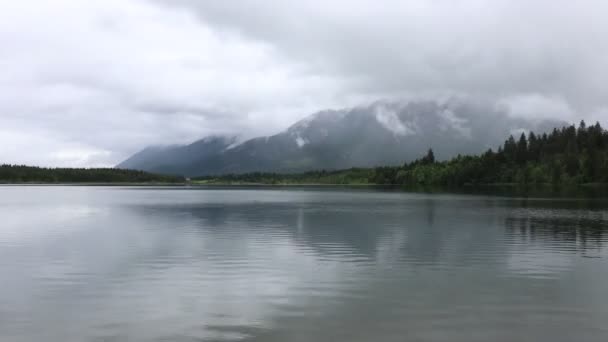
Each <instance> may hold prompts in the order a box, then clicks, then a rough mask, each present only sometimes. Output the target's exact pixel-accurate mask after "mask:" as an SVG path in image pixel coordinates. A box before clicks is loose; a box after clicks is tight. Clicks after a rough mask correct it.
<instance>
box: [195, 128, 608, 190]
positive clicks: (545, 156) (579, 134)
mask: <svg viewBox="0 0 608 342" xmlns="http://www.w3.org/2000/svg"><path fill="white" fill-rule="evenodd" d="M194 181H195V182H197V183H203V184H214V183H215V184H219V183H221V184H235V183H236V184H252V183H259V184H394V185H433V186H463V185H476V184H479V185H481V184H554V185H575V184H589V183H608V132H607V131H606V130H605V129H604V128H602V127H601V125H600V124H599V123H596V124H595V125H592V126H587V125H586V124H585V122H584V121H581V123H580V125H579V126H578V127H576V126H574V125H572V126H566V127H563V128H561V129H558V128H555V129H553V131H552V132H549V133H542V134H535V133H534V132H530V133H528V134H525V133H522V134H521V135H520V136H519V138H518V139H516V138H515V137H513V136H510V137H509V138H508V139H507V140H506V141H505V143H504V144H503V146H500V147H499V148H498V150H496V151H494V150H492V149H488V150H487V151H486V152H484V153H482V154H481V155H475V156H468V155H466V156H462V155H458V156H456V157H454V158H452V159H450V160H446V161H437V160H435V156H434V153H433V150H432V148H431V149H429V151H428V152H427V153H426V155H425V156H423V157H422V158H420V159H417V160H414V161H411V162H405V163H404V164H403V165H400V166H382V167H375V168H368V169H365V168H353V169H348V170H339V171H326V170H321V171H312V172H306V173H301V174H278V173H248V174H238V175H234V174H233V175H223V176H204V177H198V178H195V179H194Z"/></svg>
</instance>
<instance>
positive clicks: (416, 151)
mask: <svg viewBox="0 0 608 342" xmlns="http://www.w3.org/2000/svg"><path fill="white" fill-rule="evenodd" d="M562 125H564V122H562V121H558V120H547V119H538V120H530V119H524V118H518V117H513V116H510V115H508V113H507V112H506V111H504V110H501V109H497V108H494V107H489V106H483V105H478V104H473V103H470V102H466V101H454V100H452V101H446V102H438V101H410V102H390V101H377V102H374V103H372V104H370V105H367V106H359V107H354V108H350V109H342V110H324V111H320V112H317V113H314V114H312V115H309V116H308V117H306V118H304V119H302V120H299V121H297V122H296V123H294V124H293V125H291V126H290V127H288V128H287V129H285V130H283V131H281V132H279V133H277V134H275V135H271V136H265V137H257V138H253V139H249V140H246V141H243V142H240V143H239V142H238V140H237V138H236V137H231V136H211V137H206V138H204V139H201V140H198V141H196V142H194V143H192V144H189V145H177V146H176V145H171V146H167V147H147V148H145V149H143V150H142V151H140V152H138V153H136V154H134V155H133V156H131V157H130V158H129V159H127V160H125V161H124V162H122V163H120V164H119V165H118V166H117V167H119V168H132V169H139V170H144V171H149V172H157V173H170V174H180V175H186V176H201V175H214V174H226V173H246V172H281V173H292V172H302V171H309V170H314V169H328V170H331V169H344V168H349V167H372V166H379V165H399V164H402V163H403V162H404V161H407V160H413V159H414V158H417V157H418V156H419V155H420V154H421V153H423V151H426V150H427V149H428V148H433V149H434V150H435V153H436V155H437V158H438V159H440V160H442V159H447V158H450V157H453V156H455V155H457V154H475V153H480V152H483V151H485V150H487V149H489V148H496V147H497V146H498V145H499V144H500V143H501V142H502V139H503V137H504V136H508V135H510V134H513V135H515V134H519V133H521V132H523V131H530V130H534V131H537V132H544V131H549V130H551V129H552V128H554V127H558V126H562Z"/></svg>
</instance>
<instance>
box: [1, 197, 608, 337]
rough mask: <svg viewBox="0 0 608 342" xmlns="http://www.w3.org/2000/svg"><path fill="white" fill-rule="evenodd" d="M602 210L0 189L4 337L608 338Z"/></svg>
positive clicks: (564, 203)
mask: <svg viewBox="0 0 608 342" xmlns="http://www.w3.org/2000/svg"><path fill="white" fill-rule="evenodd" d="M607 209H608V203H607V202H606V200H602V199H599V198H596V199H568V198H559V199H548V198H545V199H543V198H517V197H500V196H485V195H484V196H474V195H447V194H421V193H404V192H395V191H375V190H369V189H367V190H349V189H290V188H285V189H264V188H257V189H188V188H141V187H139V188H138V187H134V188H121V187H21V186H9V187H0V219H1V223H0V340H1V341H28V342H29V341H57V342H60V341H61V342H67V341H463V342H464V341H467V342H469V341H608V296H607V294H608V252H607V249H606V243H607V242H608V237H607V236H608V235H607V233H608V231H607V229H608V210H607Z"/></svg>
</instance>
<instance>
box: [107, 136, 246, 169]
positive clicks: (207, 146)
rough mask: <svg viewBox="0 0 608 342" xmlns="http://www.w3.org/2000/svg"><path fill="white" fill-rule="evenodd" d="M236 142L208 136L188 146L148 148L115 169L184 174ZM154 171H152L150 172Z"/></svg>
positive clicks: (231, 138)
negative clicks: (193, 166) (199, 161)
mask: <svg viewBox="0 0 608 342" xmlns="http://www.w3.org/2000/svg"><path fill="white" fill-rule="evenodd" d="M236 141H237V138H236V137H224V136H210V137H206V138H204V139H201V140H198V141H195V142H194V143H192V144H189V145H170V146H150V147H146V148H145V149H143V150H141V151H139V152H137V153H135V154H134V155H133V156H131V157H129V158H128V159H127V160H125V161H123V162H122V163H120V164H118V165H117V166H116V167H117V168H121V169H135V170H144V171H145V170H150V171H149V172H159V173H173V174H184V172H183V171H182V170H185V169H188V168H189V166H190V164H192V163H193V162H195V161H198V160H205V159H207V158H210V157H212V156H215V155H217V154H219V153H221V152H223V151H224V150H226V148H228V147H230V146H231V145H233V144H235V143H236ZM151 170H154V171H151Z"/></svg>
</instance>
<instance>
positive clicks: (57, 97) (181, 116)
mask: <svg viewBox="0 0 608 342" xmlns="http://www.w3.org/2000/svg"><path fill="white" fill-rule="evenodd" d="M606 19H608V2H605V1H586V0H580V1H571V0H569V1H562V0H536V1H535V0H527V1H524V0H491V1H490V0H488V1H481V0H461V1H452V0H399V1H396V0H395V1H393V0H383V1H378V0H333V1H326V0H325V1H322V0H308V1H295V0H293V1H287V0H285V1H271V0H239V1H216V0H103V1H102V0H98V1H93V0H54V1H40V0H19V1H17V0H0V163H11V164H29V165H41V166H74V167H97V166H112V165H115V164H117V163H119V162H120V161H122V160H124V159H125V158H127V157H128V156H129V155H131V154H132V153H134V152H136V151H138V150H140V149H142V148H143V147H145V146H148V145H154V144H174V143H188V142H192V141H194V140H197V139H199V138H203V137H205V136H207V135H211V134H231V135H232V134H238V135H240V136H242V137H245V138H247V137H253V136H256V135H267V134H273V133H277V132H278V131H280V130H282V129H284V128H286V127H288V126H289V125H290V124H292V123H294V122H295V121H297V120H299V119H301V118H303V117H305V116H307V115H309V114H311V113H313V112H315V111H318V110H323V109H328V108H332V109H339V108H348V107H352V106H357V105H365V104H368V103H370V102H373V101H376V100H380V99H382V100H386V99H388V100H395V101H397V100H398V101H407V100H410V99H419V98H421V99H445V98H448V97H462V98H470V99H475V100H483V101H489V102H491V103H494V104H496V105H500V106H503V107H506V108H508V109H509V115H519V116H525V117H532V118H536V117H554V118H559V119H564V120H568V121H571V122H577V121H579V120H581V119H586V120H587V121H593V122H594V121H596V120H599V121H600V122H601V123H603V124H605V125H608V85H607V84H606V82H607V81H606V80H608V39H607V38H606V37H608V20H606Z"/></svg>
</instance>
